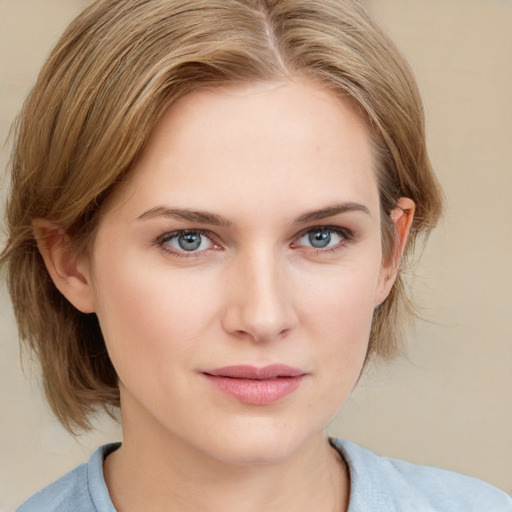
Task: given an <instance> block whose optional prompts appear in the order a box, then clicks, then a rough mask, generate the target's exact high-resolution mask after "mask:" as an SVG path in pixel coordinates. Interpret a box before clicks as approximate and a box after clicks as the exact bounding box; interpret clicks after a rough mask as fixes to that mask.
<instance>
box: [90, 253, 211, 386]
mask: <svg viewBox="0 0 512 512" xmlns="http://www.w3.org/2000/svg"><path fill="white" fill-rule="evenodd" d="M103 261H105V259H104V260H103ZM135 263H137V264H135ZM99 270H100V272H99V273H98V275H97V279H96V280H97V282H98V283H101V286H98V287H96V290H95V292H96V299H97V305H98V307H97V315H98V318H99V321H100V325H101V328H102V332H103V335H104V338H105V342H106V345H107V349H108V351H109V354H110V357H111V359H112V361H113V364H114V366H115V367H116V370H117V371H118V373H119V374H120V377H121V378H122V377H123V375H122V373H123V371H125V372H126V371H131V368H135V369H136V368H137V367H140V366H141V365H142V364H143V363H144V362H148V364H149V363H150V362H151V365H153V366H154V365H155V363H156V364H158V365H162V366H163V367H166V368H169V366H170V365H172V364H173V363H176V362H177V361H178V359H180V358H182V359H183V358H185V359H186V358H187V357H188V356H190V357H192V355H193V352H194V350H196V351H197V350H198V348H199V349H200V348H201V347H198V342H199V344H200V343H206V342H207V339H208V338H207V337H206V336H201V333H204V331H207V330H208V329H209V328H210V326H211V325H212V324H213V323H214V322H215V318H216V314H215V306H216V304H215V301H214V300H213V297H212V294H211V287H210V286H208V284H207V283H205V282H204V280H202V281H203V282H202V283H201V282H198V281H200V280H198V279H191V278H190V277H187V276H186V275H185V274H184V273H180V272H179V271H176V270H175V269H170V268H169V267H167V266H166V265H163V266H162V267H158V268H157V267H155V265H154V264H153V265H148V266H144V265H141V262H140V261H136V260H135V259H134V260H130V258H129V257H128V256H126V255H125V257H124V258H123V260H122V263H121V264H119V265H117V264H116V265H110V264H103V265H102V267H101V269H99ZM164 374H165V372H164Z"/></svg>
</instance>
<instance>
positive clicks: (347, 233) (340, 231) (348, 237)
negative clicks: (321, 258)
mask: <svg viewBox="0 0 512 512" xmlns="http://www.w3.org/2000/svg"><path fill="white" fill-rule="evenodd" d="M312 231H328V232H330V233H335V234H337V235H339V236H340V237H341V238H342V240H341V242H339V243H338V244H336V245H335V246H333V247H327V248H316V247H306V246H302V245H300V246H295V247H306V248H308V249H312V250H314V251H315V252H318V253H321V252H329V251H332V250H336V249H338V248H339V247H341V246H342V245H345V244H346V243H350V242H352V241H353V239H354V234H353V232H352V230H350V229H348V228H345V227H341V226H333V225H325V226H322V225H320V226H311V227H308V228H306V229H303V230H302V231H300V232H299V233H298V234H297V235H296V236H295V237H294V238H293V241H292V243H291V246H292V247H293V246H294V244H295V243H296V242H297V241H298V240H300V239H301V238H302V237H304V236H305V235H307V234H308V233H311V232H312Z"/></svg>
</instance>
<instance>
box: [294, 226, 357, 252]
mask: <svg viewBox="0 0 512 512" xmlns="http://www.w3.org/2000/svg"><path fill="white" fill-rule="evenodd" d="M349 239H350V235H349V233H348V232H347V231H346V230H344V229H342V228H338V227H334V226H325V227H318V228H312V229H309V230H308V231H306V233H304V234H303V235H302V236H301V237H300V238H299V239H297V241H296V242H294V244H293V245H294V246H300V247H311V248H313V249H317V250H322V249H326V250H329V249H335V248H336V247H338V246H339V245H340V244H342V243H343V242H345V241H347V240H349Z"/></svg>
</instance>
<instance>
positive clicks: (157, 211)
mask: <svg viewBox="0 0 512 512" xmlns="http://www.w3.org/2000/svg"><path fill="white" fill-rule="evenodd" d="M155 217H169V218H172V219H179V220H186V221H189V222H200V223H201V224H210V225H212V226H224V227H228V226H231V225H232V224H233V223H232V222H231V221H230V220H228V219H226V218H225V217H223V216H222V215H217V214H216V213H210V212H202V211H196V210H189V209H187V208H166V207H165V206H156V207H155V208H151V209H150V210H148V211H146V212H144V213H143V214H142V215H139V216H138V217H137V220H146V219H152V218H155Z"/></svg>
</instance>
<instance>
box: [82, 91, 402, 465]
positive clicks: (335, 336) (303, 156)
mask: <svg viewBox="0 0 512 512" xmlns="http://www.w3.org/2000/svg"><path fill="white" fill-rule="evenodd" d="M379 212H380V210H379V194H378V188H377V182H376V178H375V173H374V161H373V157H372V152H371V149H370V141H369V134H368V131H367V129H366V127H365V124H364V123H363V121H362V120H361V118H360V117H359V115H358V114H357V113H356V111H355V109H354V108H353V107H352V106H351V104H350V103H349V102H348V101H346V100H340V99H339V98H336V97H335V96H334V95H333V93H331V92H328V91H327V90H326V89H324V88H322V87H321V86H319V85H317V84H314V83H310V82H305V81H298V82H287V83H270V84H260V85H251V86H247V87H244V88H237V89H231V90H215V91H197V92H193V93H191V94H189V95H188V96H186V97H184V98H183V99H181V100H180V101H179V102H178V103H177V104H175V105H174V106H173V107H172V108H171V109H170V110H168V111H167V112H166V114H165V115H164V116H163V118H162V120H161V122H160V123H159V124H158V126H157V127H156V129H155V131H154V132H153V134H152V135H151V137H150V140H149V143H148V145H147V146H146V148H145V150H144V152H143V154H142V156H141V158H140V159H139V160H138V161H137V163H136V165H135V168H134V170H133V174H132V177H131V179H130V181H129V182H128V183H127V184H126V186H124V187H123V188H121V189H119V190H118V192H117V193H116V194H115V195H114V196H113V197H112V198H111V200H110V201H109V204H108V207H107V211H106V213H105V215H104V217H103V218H102V221H101V223H100V226H99V230H98V233H97V237H96V239H95V242H94V246H93V250H92V253H91V254H90V256H89V257H88V258H89V259H88V260H87V263H86V265H85V268H86V270H85V271H84V274H85V275H86V277H87V282H88V283H91V290H92V292H91V297H92V298H91V301H92V308H93V309H94V310H95V311H96V313H97V315H98V318H99V320H100V324H101V327H102V330H103V333H104V337H105V340H106V344H107V348H108V351H109V354H110V357H111V359H112V362H113V364H114V366H115V368H116V370H117V373H118V375H119V380H120V389H121V397H122V410H123V418H124V421H125V428H130V429H131V430H132V433H135V434H137V433H138V434H139V435H140V436H145V437H146V438H147V437H148V436H151V435H157V434H156V433H158V435H159V436H169V439H173V440H175V441H177V442H179V443H182V444H184V445H187V446H188V447H189V448H192V449H195V450H199V452H200V453H202V454H206V455H208V456H210V457H213V458H215V459H217V460H223V461H229V462H234V463H242V464H251V463H264V462H272V461H277V460H283V459H286V458H287V457H289V456H291V455H292V454H293V453H294V452H296V451H297V450H299V449H300V448H301V447H304V446H305V445H307V443H309V442H310V441H312V440H313V439H318V436H320V435H322V430H323V428H324V427H325V425H326V424H327V423H328V422H329V420H330V419H331V418H332V417H333V415H334V414H335V413H336V412H337V411H338V409H339V408H340V407H341V405H342V404H343V403H344V402H345V400H346V399H347V397H348V395H349V394H350V392H351V391H352V389H353V387H354V385H355V383H356V381H357V379H358V377H359V375H360V372H361V368H362V366H363V362H364V359H365V354H366V351H367V344H368V337H369V333H370V326H371V320H372V314H373V310H374V308H375V307H376V306H377V305H378V304H379V303H380V302H382V301H383V300H384V298H385V297H386V295H387V293H388V291H389V288H390V286H391V284H392V278H391V277H390V275H392V274H393V272H392V269H390V268H387V267H386V266H385V265H383V261H382V254H381V230H380V224H381V219H380V213H379Z"/></svg>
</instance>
